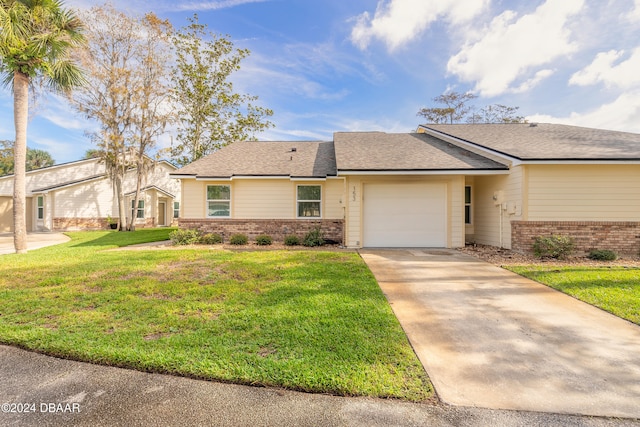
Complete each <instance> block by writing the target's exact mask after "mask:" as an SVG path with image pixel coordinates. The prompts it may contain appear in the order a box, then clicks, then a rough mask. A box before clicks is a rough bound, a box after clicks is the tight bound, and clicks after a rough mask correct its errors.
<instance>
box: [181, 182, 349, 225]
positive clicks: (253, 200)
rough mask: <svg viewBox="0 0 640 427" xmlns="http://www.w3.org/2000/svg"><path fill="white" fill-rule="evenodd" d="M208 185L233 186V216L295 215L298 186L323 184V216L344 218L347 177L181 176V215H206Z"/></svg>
mask: <svg viewBox="0 0 640 427" xmlns="http://www.w3.org/2000/svg"><path fill="white" fill-rule="evenodd" d="M207 185H229V186H231V218H235V219H296V218H297V213H296V187H297V186H298V185H320V186H321V187H322V218H323V219H342V218H343V217H344V213H343V207H342V204H341V201H342V200H343V198H344V197H343V193H344V181H343V180H342V179H327V180H326V181H316V180H313V181H302V180H300V181H298V180H293V181H292V180H289V179H236V180H233V181H214V180H212V181H196V180H192V179H183V180H182V205H183V206H182V217H183V218H186V219H193V218H206V217H207V211H206V191H207Z"/></svg>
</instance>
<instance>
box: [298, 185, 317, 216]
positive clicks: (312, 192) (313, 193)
mask: <svg viewBox="0 0 640 427" xmlns="http://www.w3.org/2000/svg"><path fill="white" fill-rule="evenodd" d="M297 204H298V206H297V207H298V218H320V212H322V209H321V205H322V187H321V186H320V185H298V188H297Z"/></svg>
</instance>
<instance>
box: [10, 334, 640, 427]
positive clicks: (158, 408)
mask: <svg viewBox="0 0 640 427" xmlns="http://www.w3.org/2000/svg"><path fill="white" fill-rule="evenodd" d="M12 403H14V404H16V405H14V410H15V411H16V412H11V409H12V406H11V404H12ZM19 403H21V404H23V406H22V407H21V408H22V412H17V409H18V407H17V404H19ZM4 404H9V406H7V405H4ZM24 404H28V405H27V408H28V411H29V412H26V411H25V410H24V408H25V406H24ZM0 406H1V407H2V411H1V412H0V425H3V426H18V427H22V426H25V427H32V426H41V427H45V426H65V427H74V426H94V427H100V426H109V427H117V426H126V427H134V426H251V427H260V426H299V427H303V426H318V427H322V426H357V427H360V426H363V427H365V426H366V427H377V426H380V427H387V426H438V427H447V426H458V427H477V426H492V427H507V426H509V427H514V426H522V427H530V426H559V425H561V426H575V427H614V426H616V427H627V426H635V427H638V426H640V422H639V421H637V420H628V419H627V420H623V419H609V418H592V417H578V416H572V415H558V414H545V413H533V412H516V411H497V410H490V409H479V408H462V407H452V406H448V405H430V404H414V403H407V402H399V401H395V400H383V399H368V398H350V397H336V396H326V395H320V394H307V393H298V392H292V391H287V390H280V389H274V388H258V387H247V386H240V385H232V384H221V383H215V382H209V381H198V380H192V379H188V378H180V377H173V376H169V375H159V374H147V373H143V372H136V371H130V370H126V369H118V368H113V367H108V366H97V365H91V364H88V363H80V362H73V361H69V360H61V359H56V358H53V357H48V356H43V355H40V354H36V353H31V352H28V351H24V350H20V349H17V348H13V347H7V346H2V345H0ZM31 409H33V411H31ZM65 410H66V412H65Z"/></svg>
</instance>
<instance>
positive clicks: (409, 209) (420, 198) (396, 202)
mask: <svg viewBox="0 0 640 427" xmlns="http://www.w3.org/2000/svg"><path fill="white" fill-rule="evenodd" d="M446 214H447V186H446V184H445V183H411V184H365V185H364V213H363V217H364V218H363V220H364V224H363V226H364V230H363V244H364V246H365V247H396V248H397V247H433V248H438V247H440V248H442V247H446V246H447V216H446Z"/></svg>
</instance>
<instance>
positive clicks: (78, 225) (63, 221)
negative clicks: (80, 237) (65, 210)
mask: <svg viewBox="0 0 640 427" xmlns="http://www.w3.org/2000/svg"><path fill="white" fill-rule="evenodd" d="M155 222H156V221H155V218H145V219H144V222H140V221H139V222H136V228H150V227H155V226H156V225H155ZM109 228H110V227H109V224H108V222H107V218H53V230H54V231H69V230H105V229H109Z"/></svg>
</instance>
